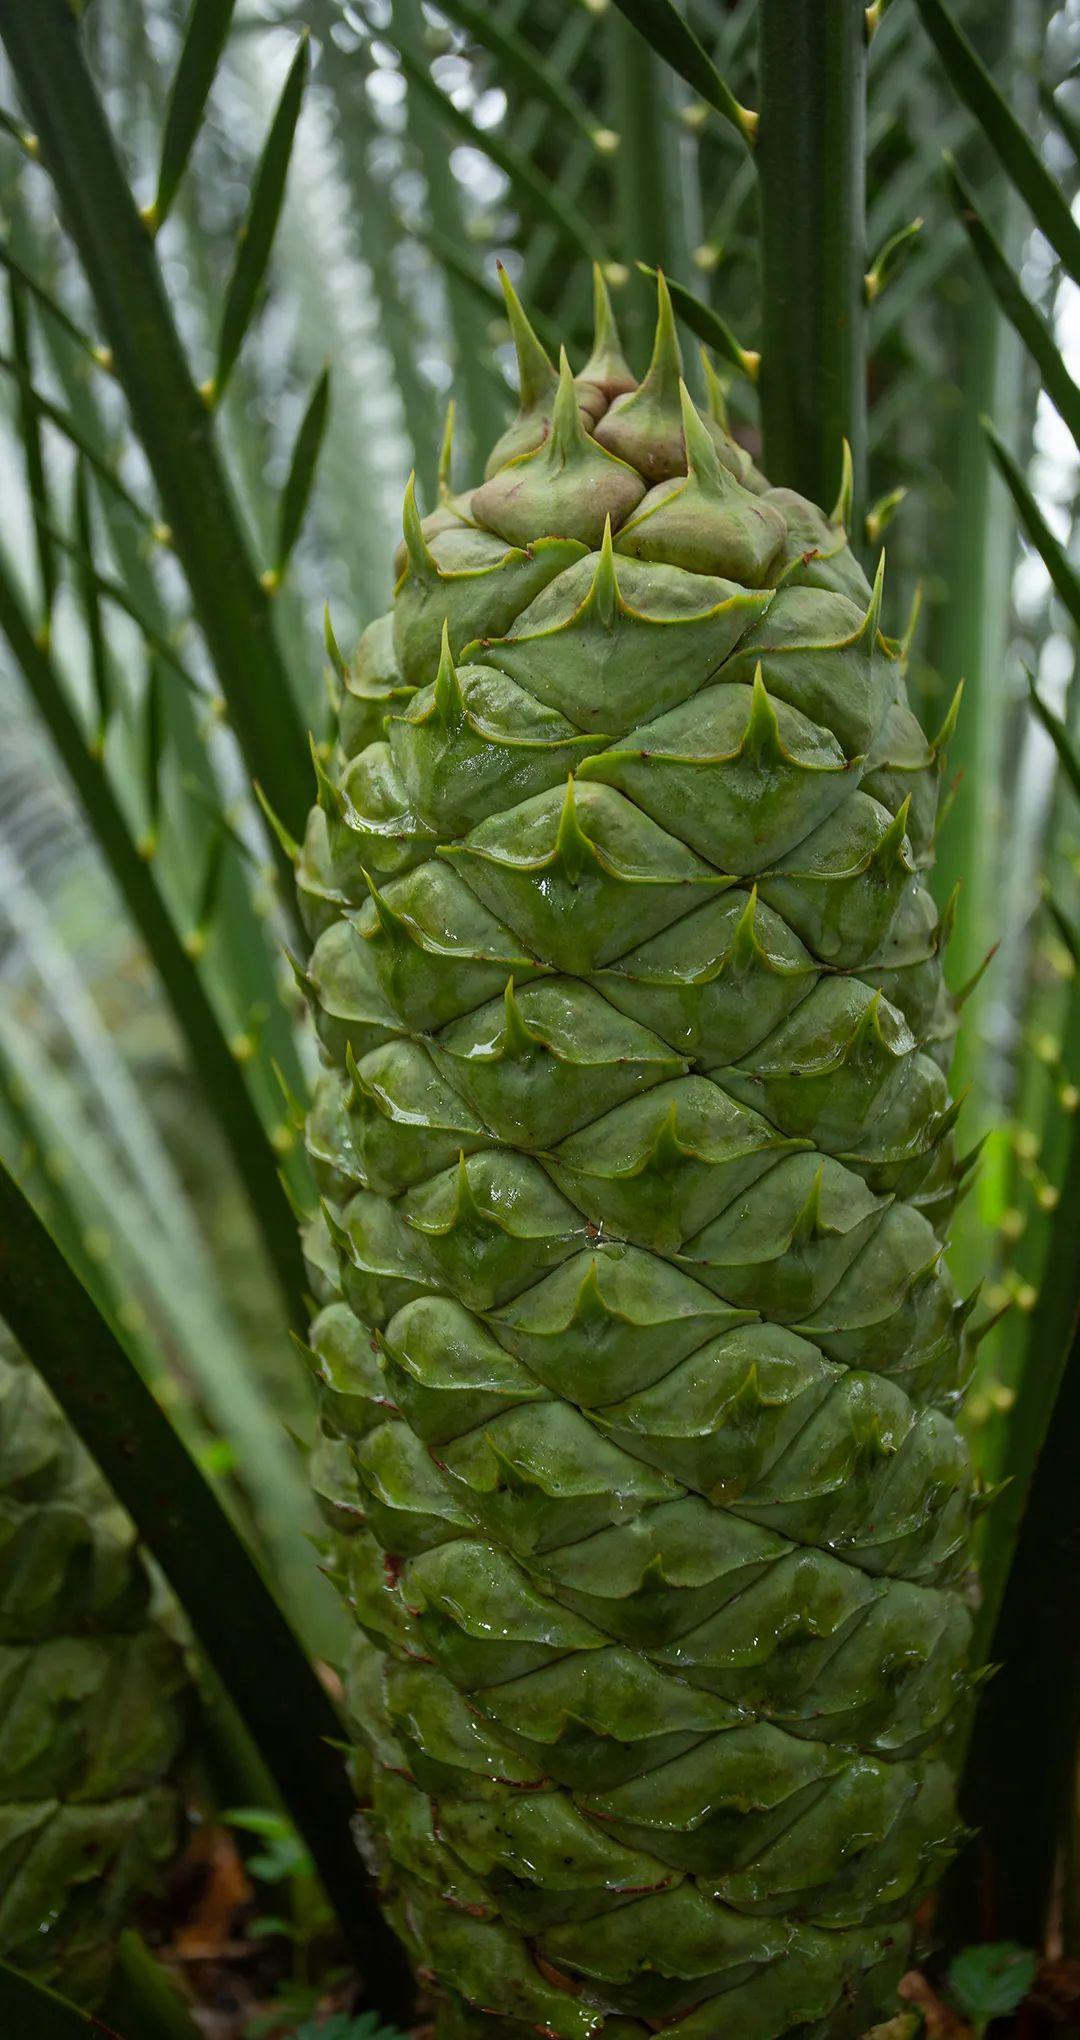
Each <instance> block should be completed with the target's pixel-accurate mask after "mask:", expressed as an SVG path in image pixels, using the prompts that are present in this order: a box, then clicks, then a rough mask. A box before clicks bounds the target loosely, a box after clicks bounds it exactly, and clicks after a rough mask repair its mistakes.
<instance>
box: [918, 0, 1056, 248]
mask: <svg viewBox="0 0 1080 2040" xmlns="http://www.w3.org/2000/svg"><path fill="white" fill-rule="evenodd" d="M916 5H917V6H918V9H919V13H920V14H921V15H922V18H923V24H924V26H925V28H926V30H927V32H928V34H929V35H930V36H931V37H932V39H933V41H934V44H935V46H936V48H937V51H938V55H939V56H940V58H941V61H942V63H943V64H944V66H945V69H946V71H947V72H948V74H949V78H950V80H951V81H952V84H953V86H954V87H955V89H956V91H957V92H958V93H959V95H960V97H961V99H962V100H963V101H964V103H965V105H966V106H968V107H969V108H970V110H971V112H972V113H973V114H974V115H975V118H976V120H977V121H978V122H979V123H980V125H981V127H982V129H983V132H984V134H985V136H986V139H987V141H988V142H989V143H990V145H991V147H992V148H993V150H994V152H995V154H996V155H997V156H998V158H999V160H1000V162H1001V166H1002V168H1003V170H1004V171H1005V172H1006V174H1007V175H1008V177H1009V178H1010V180H1011V182H1012V183H1013V184H1014V185H1015V187H1016V189H1017V191H1018V192H1019V193H1020V195H1021V197H1022V198H1024V199H1026V201H1027V203H1028V205H1029V206H1030V207H1031V210H1032V213H1033V214H1034V216H1035V224H1036V226H1038V227H1039V228H1040V229H1041V230H1042V232H1043V233H1044V234H1045V235H1046V238H1047V240H1048V241H1049V243H1050V245H1051V247H1052V248H1053V249H1054V250H1055V252H1056V254H1057V255H1058V256H1059V257H1060V259H1061V263H1062V266H1063V267H1064V268H1065V269H1066V270H1067V272H1068V274H1069V275H1070V276H1071V277H1072V279H1073V282H1074V283H1080V226H1077V223H1076V221H1075V220H1074V218H1073V216H1072V213H1071V212H1070V210H1069V206H1068V203H1067V201H1066V198H1065V195H1064V193H1063V192H1062V190H1061V188H1060V186H1059V185H1057V184H1056V183H1055V181H1054V179H1053V178H1052V177H1051V175H1050V173H1049V171H1048V170H1047V169H1046V168H1045V166H1044V165H1043V163H1042V162H1041V161H1040V160H1039V156H1038V153H1037V151H1036V150H1035V149H1034V148H1033V146H1032V143H1031V141H1030V138H1029V137H1028V135H1027V134H1025V132H1024V129H1023V128H1022V127H1021V125H1020V122H1019V121H1018V120H1017V118H1016V115H1015V114H1014V112H1013V110H1012V108H1011V107H1010V105H1009V103H1008V101H1007V100H1006V99H1005V98H1004V97H1003V95H1002V93H1001V92H999V90H998V88H997V86H996V85H995V83H994V81H993V79H992V78H991V76H990V73H989V71H988V70H987V69H986V66H985V65H984V64H983V63H982V62H981V60H980V58H979V57H978V56H977V55H976V53H975V51H974V50H973V49H972V46H971V44H970V42H969V41H968V39H967V36H966V35H965V34H964V31H963V29H962V28H959V27H958V26H957V24H956V22H955V21H953V20H952V18H951V16H950V14H949V12H948V10H947V9H946V8H945V7H944V6H943V5H942V0H916Z"/></svg>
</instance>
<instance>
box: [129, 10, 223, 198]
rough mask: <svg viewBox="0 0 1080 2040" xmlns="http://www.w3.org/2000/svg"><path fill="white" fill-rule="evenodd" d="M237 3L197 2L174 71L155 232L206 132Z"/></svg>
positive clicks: (158, 192) (189, 19) (164, 140)
mask: <svg viewBox="0 0 1080 2040" xmlns="http://www.w3.org/2000/svg"><path fill="white" fill-rule="evenodd" d="M235 4H236V0H194V5H193V7H192V9H191V13H190V15H189V17H188V25H187V32H186V34H185V36H184V46H183V49H182V50H181V52H180V62H179V63H178V65H177V67H176V77H175V78H174V80H173V88H172V92H171V94H170V96H169V107H168V112H167V113H166V116H165V135H164V139H163V141H162V144H161V168H160V169H159V171H158V186H157V196H156V198H155V200H154V205H153V210H152V213H151V216H150V224H151V225H152V226H153V228H154V230H155V232H156V230H157V229H158V228H159V227H160V226H161V224H162V222H163V220H165V219H166V218H167V217H168V214H169V211H170V209H171V206H172V202H173V199H174V198H175V197H176V193H177V188H178V186H179V183H180V179H181V178H182V176H183V174H184V171H185V169H186V167H187V160H188V157H189V156H190V154H191V151H192V148H193V146H194V143H195V139H196V136H197V135H198V132H199V129H200V127H201V126H202V118H203V114H204V112H205V111H206V102H207V99H208V97H209V95H210V88H211V86H212V85H213V82H214V78H215V76H216V74H217V67H218V64H219V62H220V61H221V52H222V50H223V49H224V47H225V44H226V41H227V40H228V34H229V25H230V23H231V21H232V15H233V8H234V6H235Z"/></svg>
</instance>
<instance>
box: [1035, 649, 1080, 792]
mask: <svg viewBox="0 0 1080 2040" xmlns="http://www.w3.org/2000/svg"><path fill="white" fill-rule="evenodd" d="M1028 691H1029V693H1030V695H1031V706H1032V708H1033V710H1034V712H1035V714H1036V715H1037V717H1038V719H1039V721H1040V722H1041V724H1042V726H1043V729H1044V730H1045V731H1046V734H1047V736H1048V737H1049V739H1050V741H1051V743H1052V744H1053V746H1054V749H1055V751H1056V752H1057V754H1058V757H1059V758H1060V760H1061V763H1062V765H1063V767H1064V769H1065V776H1066V778H1067V779H1068V781H1069V784H1070V786H1071V787H1072V789H1073V792H1074V793H1075V794H1077V795H1078V796H1080V757H1078V756H1077V753H1076V748H1075V746H1074V744H1073V741H1072V738H1071V737H1070V735H1069V730H1068V725H1067V724H1066V723H1065V722H1063V721H1062V718H1061V717H1060V716H1059V715H1055V714H1054V711H1053V709H1052V708H1049V707H1048V706H1047V704H1046V702H1045V701H1044V700H1043V698H1042V695H1041V694H1040V693H1039V690H1038V688H1037V687H1036V685H1035V681H1034V679H1033V678H1032V676H1031V674H1030V673H1029V674H1028Z"/></svg>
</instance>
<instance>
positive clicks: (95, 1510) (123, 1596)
mask: <svg viewBox="0 0 1080 2040" xmlns="http://www.w3.org/2000/svg"><path fill="white" fill-rule="evenodd" d="M153 1598H154V1596H153V1589H152V1585H151V1581H150V1578H149V1575H148V1573H147V1570H146V1566H145V1563H144V1560H143V1557H142V1554H141V1552H140V1551H139V1549H138V1547H137V1546H136V1544H135V1533H134V1530H133V1528H132V1526H131V1523H130V1522H129V1521H128V1519H127V1517H126V1516H125V1515H124V1513H123V1511H122V1510H121V1509H120V1508H119V1507H118V1505H117V1503H116V1502H115V1501H114V1499H113V1497H112V1495H111V1494H110V1492H109V1490H108V1488H107V1487H106V1486H105V1483H104V1481H103V1480H102V1478H101V1475H100V1474H99V1473H98V1471H97V1468H96V1467H95V1466H94V1465H93V1464H92V1463H91V1461H90V1460H89V1458H88V1457H87V1455H86V1453H85V1452H84V1451H83V1449H82V1447H81V1445H80V1444H79V1442H78V1440H77V1439H76V1437H75V1435H74V1433H73V1432H72V1431H71V1430H70V1429H69V1427H68V1425H67V1423H66V1421H65V1419H64V1417H63V1416H62V1414H61V1412H60V1410H59V1409H58V1408H57V1405H56V1404H55V1403H54V1401H53V1399H52V1397H51V1395H50V1394H49V1392H48V1390H47V1388H46V1387H45V1384H44V1382H42V1381H41V1380H40V1379H39V1377H38V1376H37V1375H36V1374H35V1373H34V1370H33V1368H32V1367H31V1366H30V1365H29V1364H28V1362H27V1361H25V1360H24V1359H23V1358H22V1356H21V1354H20V1353H19V1352H18V1350H17V1348H15V1347H14V1346H13V1345H11V1344H10V1343H9V1342H8V1341H7V1340H5V1339H3V1338H2V1337H0V1961H4V1962H10V1963H13V1964H14V1965H15V1966H16V1967H17V1968H19V1969H25V1970H28V1971H29V1972H30V1973H31V1974H33V1975H34V1976H36V1977H38V1978H39V1979H40V1980H42V1981H44V1982H46V1983H55V1984H56V1985H57V1986H58V1987H59V1988H60V1989H61V1990H63V1991H64V1993H65V1994H66V1995H67V1996H68V1997H73V1998H76V1999H78V2001H79V2003H80V2004H88V2005H94V2004H96V2003H97V2002H98V2001H99V2000H100V1998H101V1996H102V1994H103V1992H104V1990H105V1987H106V1985H107V1983H108V1980H109V1974H110V1971H111V1969H112V1963H113V1957H114V1955H115V1953H116V1943H117V1938H118V1936H119V1934H120V1932H121V1930H122V1929H123V1928H124V1927H126V1926H128V1925H129V1924H130V1917H131V1910H132V1907H133V1906H134V1904H135V1901H136V1900H137V1899H138V1898H139V1897H140V1896H141V1895H142V1894H143V1893H144V1892H146V1891H147V1890H148V1889H149V1888H150V1887H151V1886H152V1885H154V1884H156V1883H158V1881H159V1879H160V1877H161V1874H162V1871H163V1870H164V1868H165V1866H166V1864H167V1863H168V1862H169V1861H170V1860H171V1858H172V1857H173V1855H174V1854H175V1852H176V1849H177V1847H178V1845H179V1836H180V1795H179V1792H178V1789H177V1777H176V1773H177V1760H178V1757H179V1755H180V1754H181V1751H182V1748H183V1744H184V1741H185V1738H186V1731H187V1723H188V1717H189V1714H190V1711H191V1705H190V1703H191V1693H190V1689H189V1687H188V1682H187V1674H186V1672H185V1669H184V1660H183V1655H182V1652H181V1650H180V1647H179V1645H178V1644H177V1643H176V1641H175V1640H174V1639H173V1638H172V1637H171V1636H170V1635H169V1634H168V1633H167V1631H166V1629H165V1627H164V1625H163V1624H162V1622H161V1621H160V1620H159V1619H158V1617H157V1614H156V1612H155V1610H154V1608H153V1606H152V1602H153ZM101 2030H102V2032H104V2030H105V2029H104V2027H102V2029H101ZM3 2040H23V2036H22V2035H21V2034H16V2033H15V2032H14V2031H12V2030H10V2029H9V2028H8V2027H7V2026H6V2025H5V2026H4V2028H3ZM25 2040H33V2036H31V2035H30V2034H27V2035H26V2036H25Z"/></svg>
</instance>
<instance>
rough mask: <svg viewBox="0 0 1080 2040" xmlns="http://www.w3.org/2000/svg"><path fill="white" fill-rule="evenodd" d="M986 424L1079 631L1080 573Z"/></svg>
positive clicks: (1008, 481)
mask: <svg viewBox="0 0 1080 2040" xmlns="http://www.w3.org/2000/svg"><path fill="white" fill-rule="evenodd" d="M983 426H984V429H985V432H986V436H987V438H988V440H989V441H990V451H991V453H992V454H993V456H994V459H995V461H996V462H997V465H998V468H999V469H1000V472H1001V474H1002V475H1003V477H1004V479H1005V483H1006V486H1007V487H1008V490H1009V494H1010V495H1011V497H1012V499H1013V502H1014V503H1015V505H1016V510H1017V515H1018V516H1019V519H1020V522H1021V524H1022V525H1023V527H1024V530H1025V531H1026V533H1027V535H1028V537H1029V539H1030V540H1031V543H1032V545H1033V546H1034V547H1035V550H1036V552H1037V553H1038V554H1039V557H1040V559H1041V560H1042V562H1043V565H1044V566H1045V568H1046V571H1047V573H1048V574H1049V576H1050V579H1051V581H1052V582H1053V584H1054V589H1055V592H1056V594H1057V595H1058V597H1059V598H1060V600H1061V602H1062V603H1063V604H1064V606H1065V608H1066V609H1067V610H1068V612H1069V615H1070V616H1071V618H1072V620H1073V623H1074V624H1075V625H1076V628H1077V630H1080V575H1078V574H1077V571H1076V568H1075V567H1074V566H1073V563H1072V561H1071V560H1070V558H1069V556H1068V554H1067V553H1066V551H1065V548H1064V546H1063V545H1061V544H1060V543H1059V542H1058V540H1057V539H1056V538H1055V537H1054V534H1053V532H1052V531H1051V529H1050V526H1049V525H1048V523H1047V522H1046V519H1045V517H1044V516H1043V514H1042V511H1041V510H1040V509H1039V506H1038V504H1037V502H1036V501H1035V498H1034V496H1033V495H1032V493H1031V490H1030V489H1029V488H1028V485H1027V482H1026V481H1025V479H1024V477H1023V475H1022V474H1021V472H1020V469H1019V467H1018V466H1017V464H1016V462H1015V460H1014V459H1013V457H1012V454H1011V453H1010V452H1009V449H1008V447H1007V446H1006V444H1005V442H1004V440H1003V439H1002V438H1001V437H1000V436H999V434H998V433H997V432H996V431H995V429H994V427H993V425H992V424H991V423H990V421H989V419H984V420H983Z"/></svg>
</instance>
